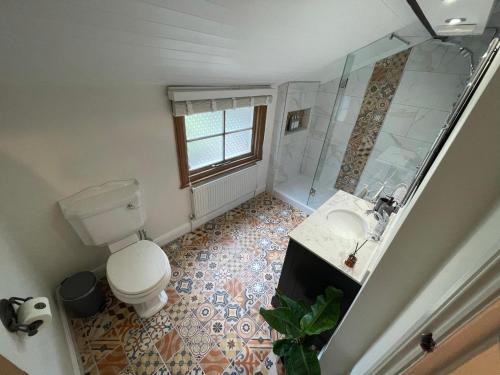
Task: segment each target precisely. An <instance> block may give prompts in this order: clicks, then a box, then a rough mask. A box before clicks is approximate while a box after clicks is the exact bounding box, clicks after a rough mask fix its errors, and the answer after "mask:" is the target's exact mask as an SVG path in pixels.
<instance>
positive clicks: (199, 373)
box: [186, 365, 205, 375]
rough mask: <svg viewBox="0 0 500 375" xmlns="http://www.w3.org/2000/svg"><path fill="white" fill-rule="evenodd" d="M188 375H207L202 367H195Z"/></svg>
mask: <svg viewBox="0 0 500 375" xmlns="http://www.w3.org/2000/svg"><path fill="white" fill-rule="evenodd" d="M186 375H205V372H204V371H203V369H202V368H201V367H200V365H197V366H194V367H193V368H192V369H191V370H190V371H189V372H188V373H187V374H186Z"/></svg>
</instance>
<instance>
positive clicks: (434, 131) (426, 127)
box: [407, 108, 450, 143]
mask: <svg viewBox="0 0 500 375" xmlns="http://www.w3.org/2000/svg"><path fill="white" fill-rule="evenodd" d="M449 113H450V112H447V111H439V110H436V109H425V108H421V109H419V110H418V113H417V116H416V118H415V121H414V123H413V124H412V126H411V128H410V129H409V131H408V134H407V135H408V137H409V138H413V139H418V140H421V141H425V142H429V143H432V142H434V140H435V139H436V137H437V135H438V134H439V131H440V130H441V128H442V127H443V126H444V124H445V121H446V118H447V117H448V115H449Z"/></svg>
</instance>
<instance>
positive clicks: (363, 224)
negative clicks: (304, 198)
mask: <svg viewBox="0 0 500 375" xmlns="http://www.w3.org/2000/svg"><path fill="white" fill-rule="evenodd" d="M372 208H373V204H372V203H370V202H367V201H365V200H363V199H360V198H358V197H355V196H353V195H351V194H348V193H346V192H344V191H338V192H337V193H336V194H335V195H334V196H333V197H332V198H330V199H329V200H328V201H327V202H325V203H324V204H323V205H322V206H321V207H319V208H318V209H317V210H316V211H315V212H314V213H313V214H312V215H311V216H309V217H308V218H307V219H306V220H304V221H303V222H302V223H301V224H300V225H299V226H297V228H295V229H294V230H293V231H292V232H291V233H290V242H289V244H288V250H287V253H286V257H285V261H284V263H283V270H282V272H281V277H280V280H279V284H278V289H279V290H280V291H281V292H283V293H284V294H286V295H287V296H289V297H291V298H293V299H297V300H303V301H305V302H307V303H309V304H312V303H314V301H315V300H316V297H317V296H318V295H320V294H323V293H324V291H325V289H326V287H328V286H333V287H335V288H337V289H340V290H342V291H343V292H344V297H343V299H342V305H341V312H340V319H339V322H340V321H341V320H342V318H343V317H344V315H345V314H346V312H347V310H348V309H349V306H350V305H351V304H352V302H353V300H354V298H355V297H356V295H357V294H358V292H359V290H360V289H361V285H362V284H363V282H364V281H365V280H366V277H367V276H368V274H369V271H370V269H372V265H373V264H374V262H375V261H376V259H377V249H378V242H375V241H372V240H368V242H367V243H366V244H365V245H364V246H363V247H362V248H361V249H360V250H359V251H358V254H357V258H358V260H357V263H356V265H355V266H354V268H349V267H347V266H346V265H345V264H344V261H345V260H346V259H347V257H348V256H349V254H350V253H352V252H353V251H354V249H355V248H356V243H359V244H361V243H363V242H364V241H365V239H367V238H369V236H370V233H371V232H372V231H373V229H374V227H375V226H376V224H377V221H376V220H375V218H374V217H373V215H370V214H367V211H369V210H371V209H372ZM273 302H276V301H275V300H274V301H273ZM334 330H335V328H334V329H332V330H330V331H327V332H324V333H323V334H322V335H321V336H320V337H319V338H318V340H317V341H316V342H315V344H316V346H317V347H318V348H321V347H323V346H324V345H325V344H326V343H327V342H328V340H329V338H330V337H331V335H332V334H333V332H334Z"/></svg>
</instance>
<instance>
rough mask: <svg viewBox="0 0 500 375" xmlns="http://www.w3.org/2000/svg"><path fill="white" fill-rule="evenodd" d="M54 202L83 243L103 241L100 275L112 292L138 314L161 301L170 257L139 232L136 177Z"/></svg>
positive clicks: (147, 312)
mask: <svg viewBox="0 0 500 375" xmlns="http://www.w3.org/2000/svg"><path fill="white" fill-rule="evenodd" d="M59 206H60V207H61V210H62V212H63V215H64V217H65V218H66V219H67V220H68V221H69V222H70V224H71V226H72V227H73V229H74V230H75V231H76V233H78V236H79V237H80V238H81V240H82V241H83V243H84V244H85V245H89V246H103V245H106V246H107V247H108V249H109V251H110V252H111V255H110V256H109V258H108V260H107V263H106V277H107V279H108V283H109V286H110V288H111V291H112V292H113V294H114V295H115V297H116V298H118V299H119V300H120V301H123V302H125V303H129V304H131V305H132V306H133V307H134V308H135V310H136V311H137V314H138V315H139V316H140V317H142V318H149V317H151V316H152V315H154V314H155V313H157V312H158V311H160V310H161V309H162V308H163V306H165V305H166V303H167V299H168V297H167V294H166V293H165V288H166V287H167V284H168V282H169V281H170V276H171V269H170V263H169V261H168V258H167V255H166V254H165V252H164V251H163V250H162V249H161V248H160V247H159V246H158V245H157V244H155V243H154V242H152V241H148V240H143V239H140V238H139V235H138V232H139V230H140V229H142V228H143V226H144V223H145V220H146V215H145V210H144V206H143V202H142V191H141V189H140V186H139V182H138V181H137V180H135V179H130V180H120V181H110V182H106V183H104V184H102V185H99V186H91V187H88V188H86V189H84V190H82V191H80V192H78V193H76V194H74V195H72V196H70V197H68V198H65V199H63V200H61V201H59Z"/></svg>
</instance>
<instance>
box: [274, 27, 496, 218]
mask: <svg viewBox="0 0 500 375" xmlns="http://www.w3.org/2000/svg"><path fill="white" fill-rule="evenodd" d="M473 41H474V40H473ZM486 46H487V41H482V40H478V41H477V43H476V44H475V45H474V44H472V47H470V49H472V50H473V51H474V52H476V51H481V49H482V48H483V49H485V48H486ZM470 49H468V48H464V45H463V40H460V43H458V42H453V41H446V42H443V41H441V40H434V39H429V40H425V41H423V42H420V43H418V44H414V45H412V44H410V43H409V42H407V41H406V40H404V39H402V38H399V37H398V36H397V35H394V34H392V35H389V36H388V37H385V38H382V39H380V40H378V41H376V42H374V43H372V44H370V45H368V46H366V47H364V48H362V49H360V50H358V51H355V52H354V53H351V54H350V55H348V56H347V58H346V59H345V63H344V65H343V71H342V74H341V76H340V77H338V78H335V79H332V80H330V81H327V82H324V83H320V82H288V83H285V84H283V85H281V86H280V87H279V89H278V100H277V111H276V122H277V124H275V125H277V129H279V134H278V137H277V138H276V144H275V150H276V154H275V162H274V166H273V173H274V184H273V190H274V191H275V193H276V194H277V195H279V196H280V197H281V198H283V199H285V200H288V201H289V202H290V203H292V204H294V205H296V206H298V207H300V208H302V209H304V210H306V211H312V210H314V209H315V208H317V207H318V206H320V205H321V204H323V203H324V202H325V201H326V200H327V199H329V198H330V197H331V196H332V195H333V194H334V193H335V192H336V191H337V190H338V189H342V190H344V191H347V192H349V193H351V194H355V195H358V196H361V197H363V198H365V199H370V200H371V199H375V198H376V197H377V196H378V195H380V194H391V193H392V192H393V191H394V190H395V189H396V188H398V187H403V188H405V187H407V186H408V185H409V184H410V183H411V182H412V180H413V179H414V177H415V175H416V173H417V171H418V168H419V166H420V164H421V162H422V160H423V159H424V158H425V156H426V154H427V152H428V151H429V149H430V148H431V146H432V143H433V142H434V140H435V139H436V137H437V136H438V134H439V132H440V129H441V128H442V127H443V125H444V124H445V121H446V118H447V117H448V115H449V114H450V112H451V111H452V108H453V105H454V103H455V102H456V101H457V98H458V97H459V96H460V94H461V93H462V91H463V90H464V87H465V85H466V83H467V80H468V78H469V77H470V67H471V64H473V63H475V62H476V61H477V59H476V60H473V58H474V56H473V55H477V53H473V52H471V50H470ZM292 123H293V124H292Z"/></svg>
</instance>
